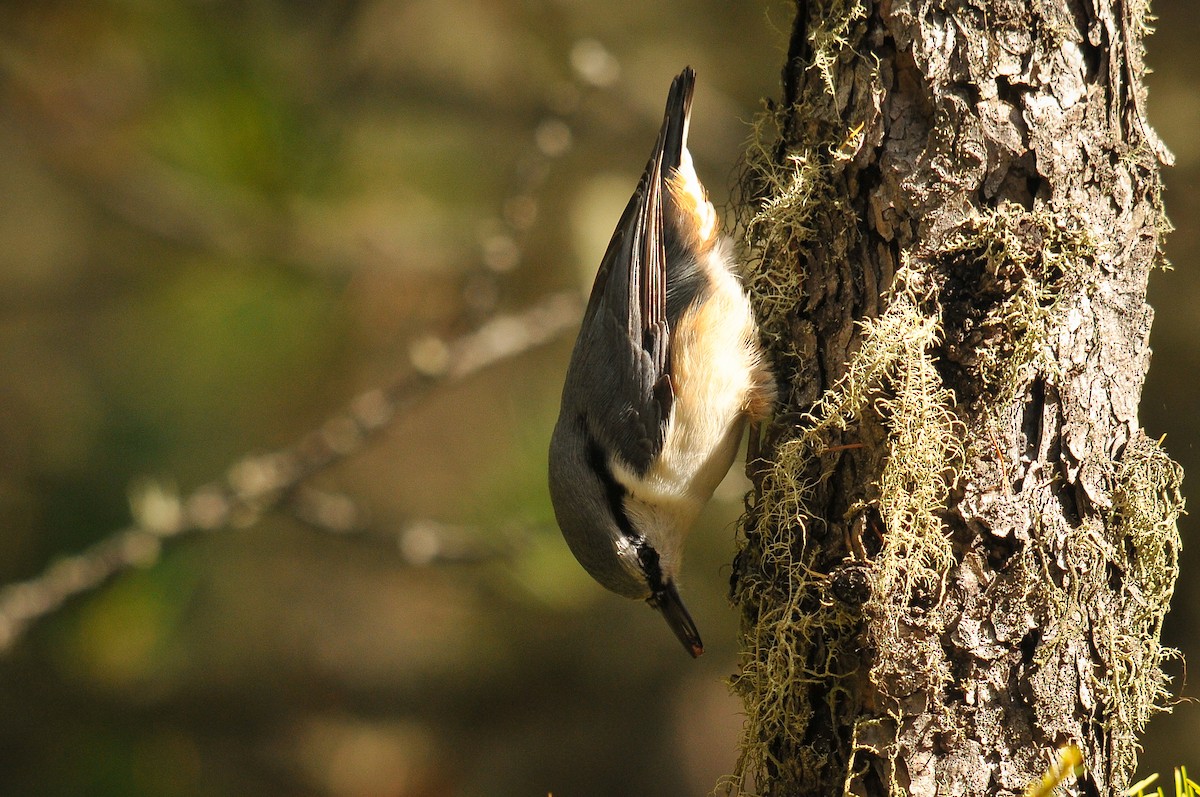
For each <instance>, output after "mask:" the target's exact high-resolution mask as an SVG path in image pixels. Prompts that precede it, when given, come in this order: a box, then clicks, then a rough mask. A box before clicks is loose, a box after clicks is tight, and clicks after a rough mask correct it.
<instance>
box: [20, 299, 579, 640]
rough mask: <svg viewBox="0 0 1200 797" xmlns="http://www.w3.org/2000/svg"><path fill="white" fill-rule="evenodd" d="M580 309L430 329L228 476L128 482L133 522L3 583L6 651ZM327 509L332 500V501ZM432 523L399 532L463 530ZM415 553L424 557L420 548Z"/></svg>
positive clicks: (229, 524)
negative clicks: (356, 390)
mask: <svg viewBox="0 0 1200 797" xmlns="http://www.w3.org/2000/svg"><path fill="white" fill-rule="evenodd" d="M579 313H580V307H579V299H578V296H577V295H576V294H575V293H573V292H562V293H555V294H551V295H550V296H548V297H546V298H545V299H543V300H542V301H541V302H539V303H537V304H535V305H533V306H532V307H530V308H529V309H527V310H525V311H523V312H520V313H514V314H510V315H498V316H496V317H494V318H492V319H491V320H490V321H488V322H487V323H485V324H483V325H482V326H480V327H479V328H478V329H477V330H476V331H474V332H472V333H470V334H467V335H464V336H462V337H460V338H457V339H455V340H451V341H442V340H440V339H437V338H433V337H430V338H426V339H424V340H422V341H420V342H419V343H418V344H416V345H414V347H413V350H412V354H411V359H412V365H413V370H412V372H411V373H410V374H408V375H406V376H404V377H401V378H400V379H398V380H397V381H396V382H394V383H392V384H391V385H388V386H385V387H381V388H376V389H373V390H369V391H367V392H365V393H362V394H360V395H359V396H357V397H355V398H354V399H353V400H352V401H351V402H350V404H349V405H348V406H347V407H346V409H345V410H343V411H342V412H340V413H338V414H337V415H335V416H333V417H331V418H329V419H328V420H327V421H326V422H325V423H323V424H322V425H321V426H320V427H318V428H317V429H314V430H312V431H310V432H309V433H307V434H305V435H304V436H302V437H301V438H300V439H299V440H298V441H296V442H295V443H294V444H293V445H291V446H288V447H286V448H282V449H278V450H276V451H272V452H268V453H265V454H259V455H250V456H246V457H244V458H242V459H241V460H239V461H238V462H236V463H234V464H233V465H232V466H231V467H230V468H229V469H228V471H227V473H226V476H225V478H224V480H222V481H218V482H211V483H209V484H205V485H203V486H201V487H199V488H197V489H196V490H195V491H193V492H192V493H191V494H189V495H187V496H180V495H178V494H177V493H176V492H175V490H174V489H173V488H171V487H169V486H165V485H164V484H163V483H162V482H154V481H144V482H141V483H139V484H135V485H134V486H133V488H132V489H131V491H130V507H131V510H132V514H133V521H134V522H133V525H131V526H129V527H127V528H125V529H122V530H120V531H117V532H115V533H114V534H112V535H111V536H110V537H107V538H105V539H103V540H101V541H100V542H98V543H96V544H94V545H92V546H91V547H90V548H88V549H86V550H85V551H83V552H82V553H79V554H76V555H73V556H66V557H63V558H61V559H59V560H57V561H55V562H53V563H52V564H51V565H50V566H49V567H47V568H46V569H45V570H44V571H43V572H42V573H41V574H39V575H37V576H34V577H33V578H30V579H28V580H26V581H21V582H17V583H14V584H9V585H8V586H5V587H3V588H2V589H0V652H5V651H8V650H10V649H11V648H12V647H13V645H14V644H15V643H16V641H17V640H18V639H20V638H21V636H22V634H23V633H24V632H25V631H26V630H27V629H28V628H29V626H30V625H31V624H32V623H34V622H35V621H37V620H39V619H41V618H42V617H45V616H46V615H48V614H50V613H52V612H54V611H55V610H57V609H58V608H59V607H61V606H62V605H63V604H64V603H65V602H66V601H67V600H68V599H70V598H72V597H74V596H76V595H80V594H83V593H85V592H89V591H91V590H93V589H96V588H97V587H99V586H100V585H102V584H104V583H105V582H106V581H108V580H109V579H110V578H112V577H113V576H114V575H116V574H118V573H121V572H123V571H125V570H129V569H131V568H133V567H145V566H148V565H151V564H153V563H154V562H155V561H157V559H158V557H159V554H160V552H161V549H162V544H163V543H164V542H165V541H167V540H170V539H174V538H177V537H179V536H181V535H183V534H185V533H187V532H191V531H205V530H216V529H222V528H244V527H247V526H251V525H253V524H254V523H256V522H258V520H259V519H260V518H261V517H262V516H263V514H264V513H266V512H268V511H271V510H273V509H275V508H277V507H279V506H280V505H281V504H283V503H284V502H285V501H289V500H294V499H299V500H300V501H301V503H303V501H304V500H306V496H305V495H304V494H300V493H299V492H298V490H299V488H300V487H301V484H302V483H303V482H304V480H305V479H307V478H309V477H310V476H312V475H313V474H315V473H317V472H319V471H321V470H324V469H325V468H328V467H329V466H330V465H333V464H334V463H337V462H340V461H342V460H345V459H346V458H348V457H350V456H352V455H354V454H356V453H358V452H359V451H361V450H362V449H363V448H364V447H365V446H366V444H367V443H368V442H369V441H370V440H371V439H372V438H373V437H375V436H376V435H377V434H378V433H379V432H380V431H381V430H383V429H384V428H386V427H387V426H388V424H389V423H391V422H392V421H393V420H394V419H395V418H396V416H397V414H398V413H399V412H400V411H401V410H402V409H404V408H406V407H408V406H410V405H411V404H412V403H413V402H414V401H415V400H416V399H417V398H419V397H420V396H422V395H425V394H426V393H428V392H429V391H430V390H431V389H432V388H434V387H436V386H439V385H444V384H449V383H453V382H457V381H459V380H462V379H465V378H467V377H469V376H471V375H473V374H476V373H478V372H479V371H482V370H483V369H485V368H488V367H490V366H492V365H496V364H497V363H500V362H504V361H506V360H510V359H512V358H514V357H517V356H519V355H521V354H523V353H525V352H527V351H530V350H531V349H534V348H536V347H539V346H542V345H545V344H547V343H549V342H551V341H553V340H556V339H557V338H559V337H560V336H561V335H562V334H564V333H565V332H567V331H569V330H570V329H571V328H572V327H573V326H574V325H575V324H576V322H577V320H578V317H579ZM311 498H312V495H307V499H311ZM310 503H311V501H310ZM334 503H337V502H336V501H335V502H334ZM347 506H348V507H349V511H350V513H351V514H352V513H353V512H354V511H355V508H354V506H353V504H352V503H351V504H348V505H345V506H342V507H341V511H343V512H344V510H345V509H346V507H347ZM329 509H330V505H329V503H328V502H324V510H329ZM337 509H338V508H337V507H334V510H337ZM317 517H320V514H319V513H318V515H317ZM328 520H329V519H328V518H325V521H328ZM347 522H349V523H350V524H351V526H352V525H353V522H354V520H353V517H350V518H349V519H348V520H347V518H342V519H341V520H337V521H336V522H334V523H332V524H330V523H328V522H323V523H322V524H321V525H324V526H326V527H336V526H337V525H338V524H339V523H341V524H343V525H344V524H345V523H347ZM414 528H415V529H417V532H413V529H414ZM422 528H424V531H422ZM429 528H430V527H428V526H425V527H422V526H420V524H409V526H408V527H406V529H405V530H404V532H402V536H401V539H400V542H401V543H402V545H403V544H405V543H406V541H408V542H410V543H411V545H412V547H413V550H417V551H418V553H420V552H421V551H425V552H426V553H425V561H432V560H433V559H434V558H437V557H436V555H435V556H429V555H428V551H429V550H430V541H431V540H432V543H433V544H434V545H437V546H441V545H442V544H443V543H444V542H445V540H448V539H450V538H451V537H453V536H455V535H448V534H444V533H439V534H437V535H433V536H431V535H430V534H429V533H428V532H429ZM418 532H419V533H418ZM410 535H415V536H412V540H408V538H409V536H410ZM458 536H459V537H461V534H460V535H458ZM435 554H437V552H436V551H435ZM406 556H408V555H407V554H406ZM410 558H412V559H413V561H416V560H418V559H420V558H421V557H420V556H413V557H410Z"/></svg>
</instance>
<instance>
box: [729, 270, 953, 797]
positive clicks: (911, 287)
mask: <svg viewBox="0 0 1200 797" xmlns="http://www.w3.org/2000/svg"><path fill="white" fill-rule="evenodd" d="M922 284H927V280H925V279H924V277H923V275H922V274H921V273H920V272H919V271H918V270H916V269H914V268H911V267H909V266H905V267H903V268H901V269H900V270H899V271H898V272H897V275H896V283H895V287H894V289H893V290H892V292H891V295H890V297H888V299H887V302H886V307H887V309H886V311H885V312H884V314H883V315H882V316H881V317H880V318H878V319H874V320H867V321H863V322H862V324H861V330H862V345H861V347H860V348H859V351H858V353H857V354H855V355H854V357H853V358H852V360H851V361H850V363H849V365H848V368H847V371H846V374H845V375H844V376H843V378H842V379H840V380H839V381H838V382H837V383H836V384H835V385H834V386H833V387H832V388H830V389H829V390H828V391H826V393H825V394H824V396H823V397H822V398H821V400H820V401H818V402H817V403H816V404H815V405H814V406H813V408H812V409H811V410H810V412H809V413H808V414H807V415H806V416H805V417H804V418H803V419H802V420H801V422H800V423H799V424H797V426H796V427H795V435H794V436H793V437H791V438H790V439H788V440H786V441H784V442H782V443H780V444H779V445H778V446H777V448H776V453H775V458H774V461H773V464H772V466H771V467H770V469H769V470H768V471H767V472H766V473H765V474H764V475H763V477H762V482H761V484H762V486H761V490H760V495H759V502H758V504H757V506H756V507H755V511H754V513H753V514H752V515H751V517H752V518H753V519H754V520H753V523H754V525H753V527H752V528H749V527H748V528H746V529H745V535H744V537H745V549H744V550H743V552H742V557H743V561H747V560H748V561H753V562H754V563H755V567H754V569H752V570H749V569H744V570H743V572H741V573H740V577H739V580H738V583H737V587H736V591H735V595H734V599H735V601H736V602H737V603H738V604H740V605H741V606H742V608H743V615H744V618H745V623H744V629H743V648H744V659H743V662H742V667H741V672H740V673H739V675H738V676H737V677H736V678H735V680H734V687H735V689H736V690H737V691H738V693H739V694H741V695H742V697H743V699H744V701H745V704H746V715H747V719H746V726H745V734H744V736H743V740H742V746H741V758H740V760H739V762H738V767H737V771H736V772H735V774H734V776H733V778H732V783H733V785H734V786H735V787H736V788H735V789H734V791H735V792H737V793H750V792H751V786H750V784H753V783H756V782H764V781H765V780H766V779H770V780H773V781H775V782H779V781H782V782H784V783H792V782H803V780H796V779H795V778H802V777H803V776H804V774H805V773H804V772H796V773H790V772H789V773H785V772H781V769H780V768H781V766H782V763H781V762H785V761H795V760H802V759H801V758H799V757H800V756H807V757H808V758H809V759H812V760H811V761H810V763H809V766H812V767H827V766H829V765H830V761H829V760H827V759H824V758H821V757H820V756H819V753H818V752H817V750H816V749H813V748H810V747H806V739H807V738H808V737H807V736H806V730H807V727H808V723H809V721H810V720H811V718H812V714H813V710H814V709H813V705H814V701H813V699H812V695H810V694H809V690H810V689H811V688H812V687H818V688H819V689H821V690H828V694H827V695H826V697H825V701H824V702H825V705H826V706H827V709H828V711H829V712H830V714H831V715H833V716H834V717H837V716H838V712H840V711H844V709H845V708H846V706H847V705H848V699H849V698H848V696H847V695H846V694H845V693H844V690H843V689H841V687H839V686H838V685H837V682H838V680H839V679H840V678H842V677H844V676H845V675H847V674H848V673H851V672H853V670H854V667H853V666H850V665H849V663H850V662H857V661H858V658H857V656H858V648H859V647H861V641H860V640H861V637H860V636H859V632H860V630H861V620H862V613H861V612H865V614H866V615H867V616H868V617H870V618H872V620H873V622H872V623H871V624H870V628H871V638H870V643H871V646H872V647H873V649H874V650H875V652H876V655H875V657H874V660H873V661H872V662H871V679H872V681H873V682H875V683H876V684H877V685H878V686H879V687H880V688H881V691H882V692H883V694H885V695H887V696H888V697H891V698H893V699H895V700H900V699H902V698H903V697H904V696H905V695H907V694H909V693H911V692H913V691H917V690H933V691H934V692H936V691H938V690H939V689H940V685H941V683H942V682H944V681H945V680H946V679H947V678H948V677H949V676H948V671H947V667H946V663H945V661H944V656H943V655H942V653H941V650H940V649H938V647H937V644H936V641H934V642H932V643H927V642H925V641H924V640H936V639H937V636H938V633H936V632H935V633H923V634H922V635H921V636H920V639H921V640H922V641H920V642H919V643H914V642H915V640H914V638H913V637H912V636H911V635H910V634H909V633H907V631H908V629H910V628H912V627H915V626H927V625H929V624H930V623H937V622H938V616H937V615H936V614H935V613H931V612H930V608H931V607H933V606H935V605H936V604H937V602H938V598H939V595H940V593H941V591H942V588H943V582H944V579H945V576H946V573H947V572H948V571H949V568H950V567H951V566H952V565H953V563H954V557H953V553H952V550H951V546H950V542H949V540H948V538H947V535H946V534H945V531H944V529H943V526H942V523H941V521H940V520H939V518H938V511H939V510H940V509H942V508H944V507H945V506H946V501H947V496H948V494H949V490H950V487H951V485H953V483H954V481H955V480H956V478H957V469H958V468H959V467H960V466H961V463H962V459H963V456H962V455H963V452H962V442H961V441H962V438H963V430H962V428H961V424H960V423H959V421H958V418H957V416H956V415H955V412H954V397H953V394H952V393H951V392H950V391H949V390H947V389H946V388H944V387H943V386H942V382H941V377H940V375H939V374H938V372H937V369H936V367H935V364H934V360H933V358H932V356H931V355H930V352H931V351H933V350H935V349H936V347H937V344H938V325H937V321H936V319H937V316H938V314H937V312H936V301H935V300H934V298H933V297H932V296H931V295H930V294H929V293H928V292H927V291H922V290H918V289H917V287H916V286H917V285H922ZM867 424H870V425H876V426H878V427H879V428H881V429H882V430H884V433H885V434H886V444H885V450H886V457H885V459H884V463H883V466H882V471H881V472H880V473H879V475H878V482H877V484H878V489H877V494H878V498H877V500H876V501H875V502H874V503H875V508H876V509H877V512H878V517H880V518H881V520H882V524H883V528H882V529H873V530H871V533H872V534H875V535H877V536H881V537H882V547H881V549H880V550H879V552H878V553H877V555H875V556H874V557H873V558H870V559H866V560H865V561H864V562H862V565H863V567H864V568H865V571H866V580H867V583H869V584H871V585H872V589H871V597H870V599H869V600H868V601H867V602H866V604H865V606H863V607H862V610H861V612H860V610H859V609H857V608H856V607H853V606H848V605H847V604H846V603H845V602H843V601H839V600H837V599H836V597H835V596H834V595H833V594H832V588H831V579H830V578H829V577H828V576H825V575H823V574H821V573H820V572H818V570H817V568H816V567H814V564H815V563H816V562H817V561H818V560H820V559H821V558H822V553H823V551H822V548H823V546H822V543H821V542H820V541H819V539H818V537H824V536H826V533H825V532H824V530H823V533H822V534H820V535H818V534H813V535H809V531H810V527H811V526H812V524H814V523H818V522H821V521H818V520H817V518H818V516H819V514H820V513H819V512H817V511H816V509H815V508H814V507H812V506H810V504H809V502H810V501H811V500H812V497H813V494H814V488H815V487H816V486H817V482H818V481H819V480H821V479H822V478H825V477H826V476H827V475H828V471H827V470H824V469H823V466H822V462H823V460H827V459H829V458H830V457H829V454H828V448H829V441H830V439H831V437H832V439H837V434H838V433H840V432H844V431H846V430H849V429H851V428H858V427H860V426H863V425H867ZM803 474H812V475H810V476H804V475H803ZM866 510H867V507H865V506H861V505H860V506H858V507H854V508H852V510H851V513H852V514H860V515H861V514H864V513H865V512H866ZM816 702H820V701H816ZM841 720H842V721H843V722H845V721H846V718H845V717H841ZM836 724H837V723H836V722H835V723H834V725H835V726H836ZM781 741H782V743H783V744H784V745H785V746H786V748H787V749H786V750H783V749H779V747H780V744H781ZM818 759H819V760H818ZM850 763H851V764H853V762H850Z"/></svg>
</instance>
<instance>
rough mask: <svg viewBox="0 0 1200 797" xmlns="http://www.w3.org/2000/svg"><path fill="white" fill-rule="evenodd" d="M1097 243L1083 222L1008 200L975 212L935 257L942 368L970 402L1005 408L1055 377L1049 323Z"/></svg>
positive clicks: (949, 381)
mask: <svg viewBox="0 0 1200 797" xmlns="http://www.w3.org/2000/svg"><path fill="white" fill-rule="evenodd" d="M1095 254H1096V253H1095V249H1094V247H1093V246H1092V244H1091V242H1090V241H1089V239H1088V237H1087V235H1086V234H1085V232H1084V228H1083V225H1082V224H1081V223H1080V221H1079V220H1077V219H1075V218H1072V217H1070V216H1069V215H1067V214H1065V213H1053V212H1051V211H1050V210H1048V209H1047V208H1045V207H1044V206H1039V207H1038V208H1035V209H1034V210H1026V209H1025V208H1023V207H1021V206H1020V205H1017V204H1014V203H1010V202H1004V203H1001V204H1000V205H999V206H998V207H997V208H995V209H989V210H984V211H979V212H977V213H976V214H975V215H974V216H972V217H971V218H969V219H968V220H967V223H966V224H965V225H964V226H963V227H962V228H960V229H959V230H958V231H957V232H956V233H955V234H954V235H953V236H952V237H951V239H950V241H949V246H948V247H947V248H945V249H944V250H943V251H942V252H941V253H940V254H939V255H938V258H939V259H940V260H941V267H940V268H939V271H940V273H942V274H943V275H944V277H943V279H944V280H945V282H944V284H943V287H942V294H941V296H942V304H943V308H944V309H943V324H944V328H945V334H944V336H945V343H944V346H943V350H942V357H941V358H940V360H939V369H940V370H941V372H942V374H943V375H944V376H945V378H946V381H947V383H948V384H950V385H953V386H954V388H955V390H956V393H957V394H958V397H959V400H960V401H962V402H964V403H965V404H968V405H970V404H973V403H974V402H976V401H978V400H980V399H984V400H986V402H987V404H988V406H991V407H1008V406H1010V405H1011V404H1012V402H1013V401H1015V400H1016V399H1017V398H1018V397H1019V395H1020V393H1021V392H1022V391H1024V390H1025V389H1026V388H1027V386H1028V385H1029V384H1030V382H1031V381H1032V380H1033V377H1034V375H1036V374H1038V373H1043V374H1051V375H1053V374H1054V372H1055V369H1056V368H1057V362H1056V360H1055V358H1054V355H1053V352H1052V350H1051V349H1050V348H1049V347H1048V346H1047V345H1046V344H1047V338H1048V333H1049V325H1050V324H1051V322H1052V320H1053V319H1054V318H1056V317H1057V315H1058V310H1059V308H1060V305H1061V303H1062V301H1063V300H1064V298H1065V297H1068V296H1070V295H1071V291H1072V289H1073V288H1074V287H1076V286H1075V284H1074V283H1075V282H1077V281H1078V279H1079V275H1080V274H1081V272H1082V271H1083V269H1082V268H1081V267H1082V266H1083V265H1084V264H1085V263H1088V262H1090V261H1091V260H1092V259H1093V258H1094V257H1095Z"/></svg>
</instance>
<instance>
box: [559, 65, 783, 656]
mask: <svg viewBox="0 0 1200 797" xmlns="http://www.w3.org/2000/svg"><path fill="white" fill-rule="evenodd" d="M695 82H696V73H695V72H694V70H692V69H691V67H687V68H685V69H684V70H683V71H682V72H680V73H679V75H677V76H676V77H675V78H674V80H673V81H672V83H671V87H670V90H669V92H668V94H667V102H666V111H665V113H664V117H663V123H662V127H661V129H660V131H659V134H658V138H657V140H656V141H655V143H654V148H653V150H652V151H651V154H650V159H649V162H648V163H647V164H646V168H645V171H644V172H643V174H642V177H641V179H640V181H639V182H638V185H637V188H636V190H635V191H634V193H633V196H632V197H631V198H630V200H629V203H628V204H627V205H626V207H625V210H624V212H623V213H622V214H621V217H620V220H619V221H618V222H617V226H616V229H615V231H614V232H613V235H612V238H611V240H610V241H609V244H608V248H607V249H606V251H605V253H604V256H603V258H602V259H601V261H600V267H599V269H598V270H597V273H596V279H595V282H594V283H593V285H592V290H591V295H590V297H589V299H588V303H587V307H586V309H585V311H584V315H583V319H582V322H581V325H580V330H579V334H578V337H577V338H576V341H575V346H574V349H573V350H572V353H571V360H570V363H569V365H568V367H567V371H566V377H565V379H564V383H563V391H562V402H561V405H560V410H559V416H558V420H557V422H556V423H555V426H554V431H553V433H552V435H551V439H550V449H549V459H548V464H549V488H550V497H551V503H552V504H553V507H554V513H555V517H556V519H557V521H558V525H559V528H560V529H561V530H562V534H563V537H564V539H565V540H566V542H567V545H568V547H569V548H570V549H571V552H572V553H573V554H574V555H575V558H576V559H577V560H578V561H579V563H580V564H581V565H582V566H583V568H584V570H586V571H587V572H588V573H589V574H590V575H591V576H592V577H593V578H594V579H595V580H596V581H598V582H599V583H600V584H601V585H602V586H604V587H606V588H607V589H609V590H611V591H612V592H615V593H617V594H618V595H622V596H625V597H628V598H633V599H636V600H644V601H646V602H647V603H648V604H649V605H650V606H651V607H653V608H655V609H657V610H658V611H659V612H660V613H661V614H662V616H663V617H664V618H665V619H666V621H667V624H668V625H669V626H670V628H671V630H672V631H673V632H674V634H675V636H676V637H677V638H678V639H679V641H680V642H681V643H682V644H683V646H684V648H685V649H686V650H687V652H688V653H690V654H691V655H692V657H693V658H695V657H698V656H700V655H701V654H702V653H703V652H704V644H703V642H702V641H701V638H700V632H699V630H698V629H697V627H696V624H695V622H694V621H693V620H692V617H691V615H690V614H689V613H688V610H687V608H686V606H685V605H684V603H683V600H682V598H681V597H680V593H679V576H680V568H681V564H682V560H683V547H684V541H685V539H686V537H687V536H688V533H689V532H690V530H691V528H692V526H693V525H694V523H695V521H696V518H697V516H698V515H699V514H700V510H701V509H702V508H703V507H704V505H705V504H706V503H707V502H708V500H709V499H710V498H711V497H712V493H713V491H714V490H715V489H716V487H717V485H718V484H719V483H720V481H721V480H722V479H723V478H724V477H725V474H726V473H727V472H728V471H729V468H730V466H731V465H732V464H733V460H734V458H735V457H736V455H737V449H738V446H739V444H740V442H741V438H742V434H743V432H744V429H745V427H746V425H747V423H748V422H751V421H755V422H757V421H762V420H764V419H766V418H767V417H769V415H770V412H771V409H772V407H773V405H774V402H775V395H776V387H775V380H774V377H773V374H772V372H771V369H770V366H769V364H768V360H767V357H766V355H765V352H764V349H763V347H762V345H761V342H760V340H759V333H758V326H757V323H756V321H755V318H754V313H753V310H752V308H751V305H750V301H749V299H748V298H747V295H746V292H745V290H744V288H743V286H742V284H741V281H740V279H739V277H738V275H737V265H736V261H735V258H734V247H733V242H732V241H731V240H730V238H729V237H728V236H727V235H725V234H724V233H722V231H721V225H720V220H719V218H718V216H717V212H716V210H715V209H714V207H713V205H712V203H711V202H710V201H709V199H708V194H707V191H706V190H705V188H704V186H703V185H702V184H701V182H700V179H699V178H698V176H697V175H696V170H695V166H694V164H693V160H692V156H691V153H690V152H689V150H688V147H687V140H688V125H689V122H690V119H691V109H692V95H693V92H694V89H695Z"/></svg>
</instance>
